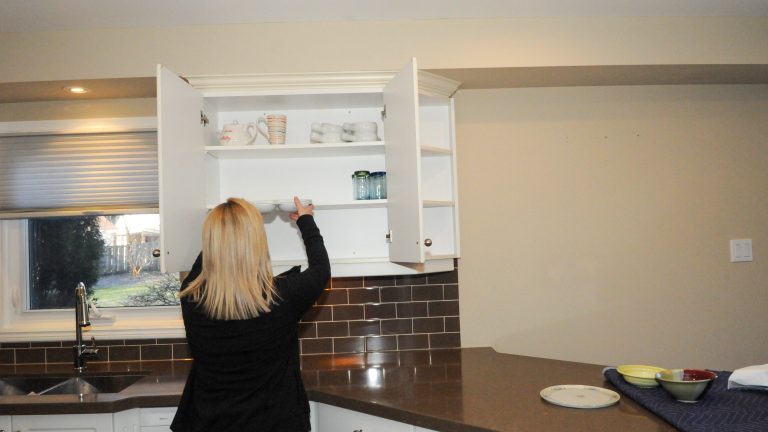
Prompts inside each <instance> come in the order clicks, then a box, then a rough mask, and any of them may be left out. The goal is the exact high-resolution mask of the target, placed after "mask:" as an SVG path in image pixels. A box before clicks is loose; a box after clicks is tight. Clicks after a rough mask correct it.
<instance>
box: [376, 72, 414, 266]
mask: <svg viewBox="0 0 768 432" xmlns="http://www.w3.org/2000/svg"><path fill="white" fill-rule="evenodd" d="M417 91H418V69H417V68H416V59H412V60H411V61H410V62H409V63H408V64H407V65H406V66H405V67H404V68H403V69H402V70H401V71H400V72H398V73H397V74H396V75H395V76H394V78H392V81H390V82H389V83H388V84H387V85H386V87H385V88H384V108H385V113H386V117H385V119H384V131H385V134H386V143H385V146H384V148H385V154H386V167H387V218H388V220H389V231H390V235H391V238H390V244H389V259H390V261H393V262H402V263H423V262H424V250H423V248H422V245H421V242H422V239H423V232H424V227H423V220H422V205H421V148H420V146H419V106H418V103H419V102H418V101H419V99H418V94H417Z"/></svg>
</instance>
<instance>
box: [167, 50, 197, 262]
mask: <svg viewBox="0 0 768 432" xmlns="http://www.w3.org/2000/svg"><path fill="white" fill-rule="evenodd" d="M202 110H203V97H202V94H201V93H200V92H199V91H197V90H195V89H194V88H192V86H190V85H189V84H187V82H185V81H184V80H182V79H181V78H179V76H178V75H176V74H175V73H173V72H171V71H170V70H168V69H166V68H164V67H162V66H161V65H158V66H157V123H158V126H157V138H158V157H159V164H160V179H159V183H160V252H161V259H160V263H161V269H162V271H163V272H167V273H176V272H179V271H188V270H189V269H190V268H191V267H192V264H193V263H194V261H195V258H196V257H197V254H198V253H199V252H200V250H201V247H202V240H201V228H202V223H203V219H204V218H205V214H206V203H205V199H206V196H205V195H206V177H205V142H204V137H205V135H204V130H205V129H204V125H203V124H202V122H201V117H202Z"/></svg>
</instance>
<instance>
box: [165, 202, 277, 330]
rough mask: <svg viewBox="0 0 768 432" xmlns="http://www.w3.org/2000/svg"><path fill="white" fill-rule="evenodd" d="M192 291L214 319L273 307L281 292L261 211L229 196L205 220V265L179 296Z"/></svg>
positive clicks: (244, 316)
mask: <svg viewBox="0 0 768 432" xmlns="http://www.w3.org/2000/svg"><path fill="white" fill-rule="evenodd" d="M184 296H190V297H191V298H192V300H194V301H196V302H198V303H199V304H200V305H202V307H203V310H204V311H205V313H206V314H207V315H208V316H209V317H211V318H213V319H222V320H241V319H248V318H254V317H257V316H259V315H260V314H261V313H266V312H269V311H270V306H271V305H272V304H273V302H274V300H276V298H277V294H276V293H275V288H274V284H273V279H272V263H271V261H270V258H269V248H268V246H267V235H266V232H265V231H264V220H263V219H262V217H261V213H259V210H258V209H256V207H254V206H253V205H252V204H250V203H249V202H248V201H246V200H244V199H241V198H229V199H228V200H227V202H225V203H223V204H219V205H218V206H216V207H215V208H214V209H213V210H211V212H210V213H209V214H208V217H207V218H206V219H205V222H204V223H203V268H202V271H201V272H200V275H198V276H197V277H196V278H195V279H194V280H193V281H192V282H190V284H189V285H188V286H187V287H186V288H185V289H184V290H182V291H181V293H179V297H184Z"/></svg>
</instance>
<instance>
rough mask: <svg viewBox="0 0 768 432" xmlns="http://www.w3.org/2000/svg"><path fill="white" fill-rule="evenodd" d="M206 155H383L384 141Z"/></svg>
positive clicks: (226, 149)
mask: <svg viewBox="0 0 768 432" xmlns="http://www.w3.org/2000/svg"><path fill="white" fill-rule="evenodd" d="M205 151H206V153H208V154H210V155H212V156H214V157H216V158H218V159H247V158H260V159H269V158H280V159H282V158H315V157H339V156H369V155H383V154H384V141H370V142H354V143H349V142H343V143H323V144H285V145H263V144H257V145H249V146H205Z"/></svg>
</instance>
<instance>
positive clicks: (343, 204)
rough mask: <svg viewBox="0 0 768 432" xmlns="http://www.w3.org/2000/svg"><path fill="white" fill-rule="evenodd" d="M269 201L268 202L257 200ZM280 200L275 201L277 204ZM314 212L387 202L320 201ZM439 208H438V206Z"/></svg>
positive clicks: (384, 203) (369, 206)
mask: <svg viewBox="0 0 768 432" xmlns="http://www.w3.org/2000/svg"><path fill="white" fill-rule="evenodd" d="M258 201H270V200H258ZM278 201H280V200H275V202H278ZM313 204H314V205H315V210H348V209H366V208H386V207H387V200H385V199H380V200H350V201H325V202H323V201H320V202H314V201H313ZM217 205H218V204H208V209H209V210H210V209H212V208H214V207H216V206H217ZM438 207H439V206H438Z"/></svg>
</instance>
